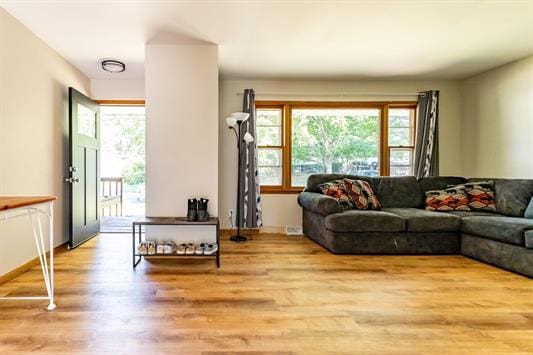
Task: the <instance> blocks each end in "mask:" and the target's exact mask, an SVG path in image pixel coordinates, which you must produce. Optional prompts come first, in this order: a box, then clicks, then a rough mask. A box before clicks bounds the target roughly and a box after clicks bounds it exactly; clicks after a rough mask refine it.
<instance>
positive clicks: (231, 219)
mask: <svg viewBox="0 0 533 355" xmlns="http://www.w3.org/2000/svg"><path fill="white" fill-rule="evenodd" d="M234 214H235V212H234V211H233V209H231V210H229V223H230V225H231V227H232V228H233V226H234V223H233V215H234Z"/></svg>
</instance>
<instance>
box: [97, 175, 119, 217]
mask: <svg viewBox="0 0 533 355" xmlns="http://www.w3.org/2000/svg"><path fill="white" fill-rule="evenodd" d="M123 197H124V178H122V177H102V178H100V209H101V216H122V213H123Z"/></svg>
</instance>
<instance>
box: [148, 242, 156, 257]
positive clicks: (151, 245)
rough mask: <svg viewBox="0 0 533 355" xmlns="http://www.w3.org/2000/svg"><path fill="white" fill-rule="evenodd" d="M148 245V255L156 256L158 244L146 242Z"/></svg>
mask: <svg viewBox="0 0 533 355" xmlns="http://www.w3.org/2000/svg"><path fill="white" fill-rule="evenodd" d="M146 245H147V249H148V250H147V254H148V255H155V251H156V244H155V242H152V241H147V242H146Z"/></svg>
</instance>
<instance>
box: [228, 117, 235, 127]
mask: <svg viewBox="0 0 533 355" xmlns="http://www.w3.org/2000/svg"><path fill="white" fill-rule="evenodd" d="M226 124H227V125H228V127H235V125H236V124H237V119H236V118H235V117H231V116H230V117H226Z"/></svg>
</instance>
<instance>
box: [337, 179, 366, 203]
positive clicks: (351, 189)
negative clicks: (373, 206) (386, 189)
mask: <svg viewBox="0 0 533 355" xmlns="http://www.w3.org/2000/svg"><path fill="white" fill-rule="evenodd" d="M342 181H343V183H344V191H346V193H347V194H348V196H349V197H350V199H351V200H352V202H353V203H354V205H355V208H357V209H358V210H366V209H368V198H367V197H366V194H365V191H364V190H363V187H362V186H361V183H360V182H361V180H352V179H343V180H342Z"/></svg>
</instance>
